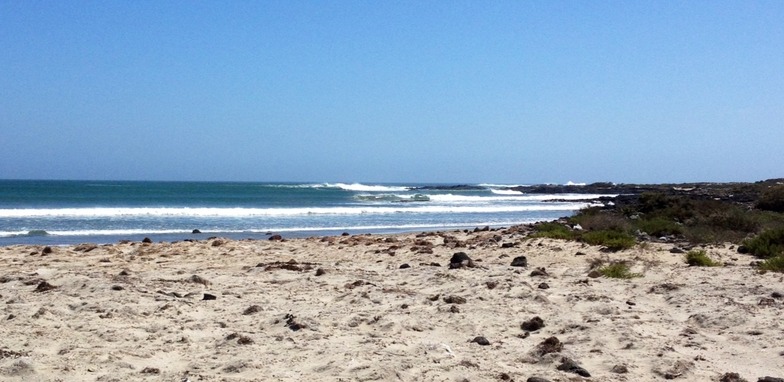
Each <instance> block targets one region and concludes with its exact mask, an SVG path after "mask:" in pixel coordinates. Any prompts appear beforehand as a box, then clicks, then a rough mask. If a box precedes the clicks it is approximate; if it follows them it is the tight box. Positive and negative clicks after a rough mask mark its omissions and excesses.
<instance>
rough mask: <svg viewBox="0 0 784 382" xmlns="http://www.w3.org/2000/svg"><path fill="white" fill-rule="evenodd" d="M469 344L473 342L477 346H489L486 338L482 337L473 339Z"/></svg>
mask: <svg viewBox="0 0 784 382" xmlns="http://www.w3.org/2000/svg"><path fill="white" fill-rule="evenodd" d="M470 342H475V343H477V344H478V345H482V346H487V345H490V341H488V340H487V338H485V337H482V336H478V337H474V339H473V340H471V341H470Z"/></svg>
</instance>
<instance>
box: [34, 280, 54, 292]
mask: <svg viewBox="0 0 784 382" xmlns="http://www.w3.org/2000/svg"><path fill="white" fill-rule="evenodd" d="M52 289H57V287H56V286H54V285H52V284H49V283H48V282H46V281H41V282H40V283H38V286H37V287H35V292H47V291H50V290H52Z"/></svg>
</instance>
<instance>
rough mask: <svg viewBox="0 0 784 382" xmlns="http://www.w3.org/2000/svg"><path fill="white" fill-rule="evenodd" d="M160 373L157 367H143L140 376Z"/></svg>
mask: <svg viewBox="0 0 784 382" xmlns="http://www.w3.org/2000/svg"><path fill="white" fill-rule="evenodd" d="M160 373H161V369H158V368H157V367H145V368H144V369H142V374H160Z"/></svg>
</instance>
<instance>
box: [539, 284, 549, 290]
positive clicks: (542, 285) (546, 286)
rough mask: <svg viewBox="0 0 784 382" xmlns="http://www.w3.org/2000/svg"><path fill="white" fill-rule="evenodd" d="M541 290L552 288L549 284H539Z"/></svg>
mask: <svg viewBox="0 0 784 382" xmlns="http://www.w3.org/2000/svg"><path fill="white" fill-rule="evenodd" d="M539 289H550V286H549V285H547V283H541V284H539Z"/></svg>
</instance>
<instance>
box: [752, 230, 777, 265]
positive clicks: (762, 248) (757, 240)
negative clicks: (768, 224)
mask: <svg viewBox="0 0 784 382" xmlns="http://www.w3.org/2000/svg"><path fill="white" fill-rule="evenodd" d="M743 245H745V246H746V248H748V250H749V253H751V254H752V255H754V256H757V257H759V258H762V259H769V258H772V257H776V256H781V255H784V228H776V229H769V230H767V231H764V232H762V233H761V234H759V235H757V237H754V238H752V239H746V240H744V241H743Z"/></svg>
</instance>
